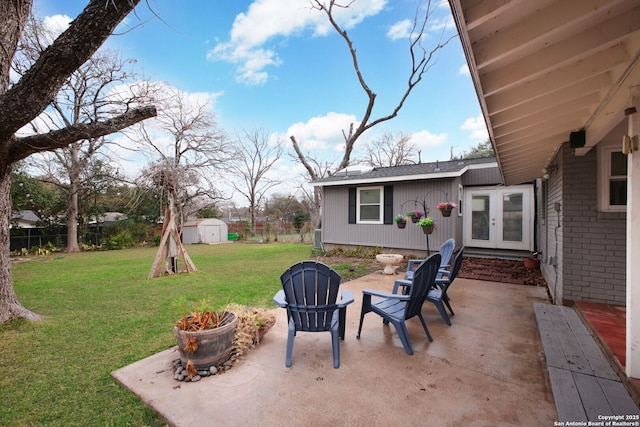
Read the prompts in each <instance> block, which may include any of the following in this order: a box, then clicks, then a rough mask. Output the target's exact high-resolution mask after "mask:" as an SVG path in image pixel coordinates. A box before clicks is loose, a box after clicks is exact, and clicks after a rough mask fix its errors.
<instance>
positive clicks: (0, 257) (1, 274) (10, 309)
mask: <svg viewBox="0 0 640 427" xmlns="http://www.w3.org/2000/svg"><path fill="white" fill-rule="evenodd" d="M10 194H11V172H10V170H9V171H7V172H5V173H0V323H3V322H6V321H7V320H10V319H15V318H24V319H29V320H40V319H42V316H40V315H38V314H36V313H34V312H32V311H30V310H27V309H26V308H24V307H23V306H22V305H21V304H20V303H19V302H18V298H17V297H16V294H15V292H14V290H13V279H12V277H11V259H10V257H9V254H10V251H9V243H10V240H9V221H10V218H11V197H10Z"/></svg>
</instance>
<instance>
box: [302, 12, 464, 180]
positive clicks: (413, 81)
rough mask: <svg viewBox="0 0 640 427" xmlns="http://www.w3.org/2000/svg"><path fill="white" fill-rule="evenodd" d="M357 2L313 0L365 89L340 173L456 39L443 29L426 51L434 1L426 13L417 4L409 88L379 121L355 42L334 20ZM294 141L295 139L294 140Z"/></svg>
mask: <svg viewBox="0 0 640 427" xmlns="http://www.w3.org/2000/svg"><path fill="white" fill-rule="evenodd" d="M355 1H356V0H351V1H349V2H347V3H346V4H342V3H339V2H337V1H336V0H329V1H328V2H327V1H324V0H310V2H311V7H312V8H313V9H316V10H319V11H321V12H323V13H325V14H326V16H327V19H328V20H329V22H330V23H331V25H332V26H333V28H334V29H335V30H336V32H337V33H338V34H339V35H340V36H341V37H342V39H343V40H344V41H345V43H346V45H347V49H348V50H349V53H350V55H351V60H352V65H353V69H354V71H355V73H356V77H357V79H358V83H359V85H360V87H361V88H362V90H363V91H364V93H365V95H366V97H367V100H368V101H367V104H366V106H365V109H364V113H363V115H362V119H361V120H360V121H359V123H358V125H357V126H354V124H353V123H352V124H351V125H350V126H349V131H348V132H345V131H344V130H343V132H342V133H343V136H344V139H345V151H344V155H343V157H342V161H341V162H340V164H339V165H338V166H337V168H336V169H338V170H339V169H343V168H345V167H347V166H348V165H349V163H350V160H351V153H352V151H353V148H354V145H355V143H356V141H357V140H358V138H359V137H360V136H361V135H362V134H363V133H364V132H365V131H367V130H369V129H371V128H372V127H374V126H376V125H378V124H380V123H382V122H385V121H388V120H391V119H393V118H395V117H396V116H397V115H398V113H399V112H400V110H401V109H402V107H403V106H404V103H405V101H406V100H407V98H408V97H409V95H410V94H411V92H412V91H413V89H414V88H415V87H416V86H417V85H418V84H419V83H420V81H421V80H422V78H423V76H424V74H425V73H426V72H427V71H428V70H429V68H430V67H431V66H432V65H433V62H432V61H433V60H434V56H435V54H436V53H437V52H438V51H439V50H440V49H442V48H443V47H445V46H446V45H447V44H448V43H449V42H450V41H451V40H452V39H454V38H455V37H456V35H455V34H454V35H451V36H450V37H448V38H444V30H443V37H441V40H440V41H439V42H438V43H437V44H436V46H434V47H433V48H432V49H431V50H427V49H425V48H424V46H423V44H422V42H423V36H424V32H425V30H426V28H427V22H428V19H429V17H430V16H431V13H432V11H433V10H432V2H431V0H428V1H427V2H426V5H425V9H424V13H422V12H421V8H420V5H418V6H417V7H416V12H415V15H414V20H413V26H412V32H411V36H410V39H409V55H410V57H411V69H410V71H409V75H408V78H407V87H406V89H405V91H404V92H403V93H402V94H400V98H399V100H398V102H397V104H396V105H395V107H394V108H393V109H392V111H391V112H390V113H388V114H386V115H382V116H380V117H377V118H372V113H373V108H374V106H375V102H376V93H375V92H374V91H373V90H372V89H371V88H370V87H369V86H368V84H367V83H366V81H365V79H364V76H363V74H362V72H361V70H360V64H359V61H358V55H357V51H356V48H355V47H354V44H353V41H352V40H351V38H350V36H349V34H348V33H347V31H346V30H345V29H343V28H342V27H341V26H340V24H338V22H337V21H336V20H335V15H334V8H349V7H350V6H351V5H353V3H355ZM292 141H294V138H293V137H292ZM296 146H297V144H295V143H294V149H295V150H296V154H297V155H298V159H299V160H300V162H301V163H302V164H303V165H305V168H306V169H307V171H309V167H308V164H309V162H308V161H307V160H306V159H305V156H304V154H303V153H302V152H301V151H300V150H299V149H297V148H296ZM309 176H310V177H311V178H312V179H317V175H316V177H314V175H313V174H311V173H310V174H309Z"/></svg>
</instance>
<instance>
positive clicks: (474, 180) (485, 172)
mask: <svg viewBox="0 0 640 427" xmlns="http://www.w3.org/2000/svg"><path fill="white" fill-rule="evenodd" d="M502 183H503V180H502V176H500V169H498V168H487V169H472V170H469V171H467V173H465V174H464V175H462V185H464V186H465V187H470V186H475V185H499V184H502Z"/></svg>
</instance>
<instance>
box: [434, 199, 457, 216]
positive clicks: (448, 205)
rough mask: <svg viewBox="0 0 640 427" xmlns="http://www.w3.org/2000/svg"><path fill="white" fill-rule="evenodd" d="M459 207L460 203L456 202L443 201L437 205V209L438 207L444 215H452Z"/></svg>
mask: <svg viewBox="0 0 640 427" xmlns="http://www.w3.org/2000/svg"><path fill="white" fill-rule="evenodd" d="M457 207H458V204H457V203H454V202H442V203H438V204H437V205H436V209H438V210H439V211H440V213H441V214H442V216H444V217H449V216H451V211H452V210H453V209H455V208H457Z"/></svg>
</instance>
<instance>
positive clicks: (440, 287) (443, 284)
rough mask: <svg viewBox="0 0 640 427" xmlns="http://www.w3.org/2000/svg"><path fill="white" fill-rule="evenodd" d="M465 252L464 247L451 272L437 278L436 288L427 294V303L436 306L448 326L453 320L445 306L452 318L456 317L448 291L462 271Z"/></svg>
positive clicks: (457, 256)
mask: <svg viewBox="0 0 640 427" xmlns="http://www.w3.org/2000/svg"><path fill="white" fill-rule="evenodd" d="M463 252H464V246H463V247H462V248H460V251H459V252H458V254H457V255H456V258H455V259H454V261H453V266H452V267H451V270H450V271H447V272H445V273H444V274H443V275H442V277H437V278H436V280H435V284H436V286H434V287H432V288H431V289H429V292H427V301H429V302H431V303H433V304H435V306H436V307H437V308H438V311H439V312H440V315H441V316H442V318H443V319H444V321H445V322H446V323H447V325H449V326H451V319H450V318H449V315H448V314H447V311H446V310H445V308H444V306H445V305H446V306H447V308H448V309H449V312H450V313H451V315H452V316H454V315H455V313H454V312H453V310H452V309H451V304H450V303H449V296H448V295H447V290H449V287H450V286H451V284H452V283H453V281H454V280H455V278H456V276H457V275H458V272H459V271H460V267H461V266H462V254H463Z"/></svg>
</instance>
